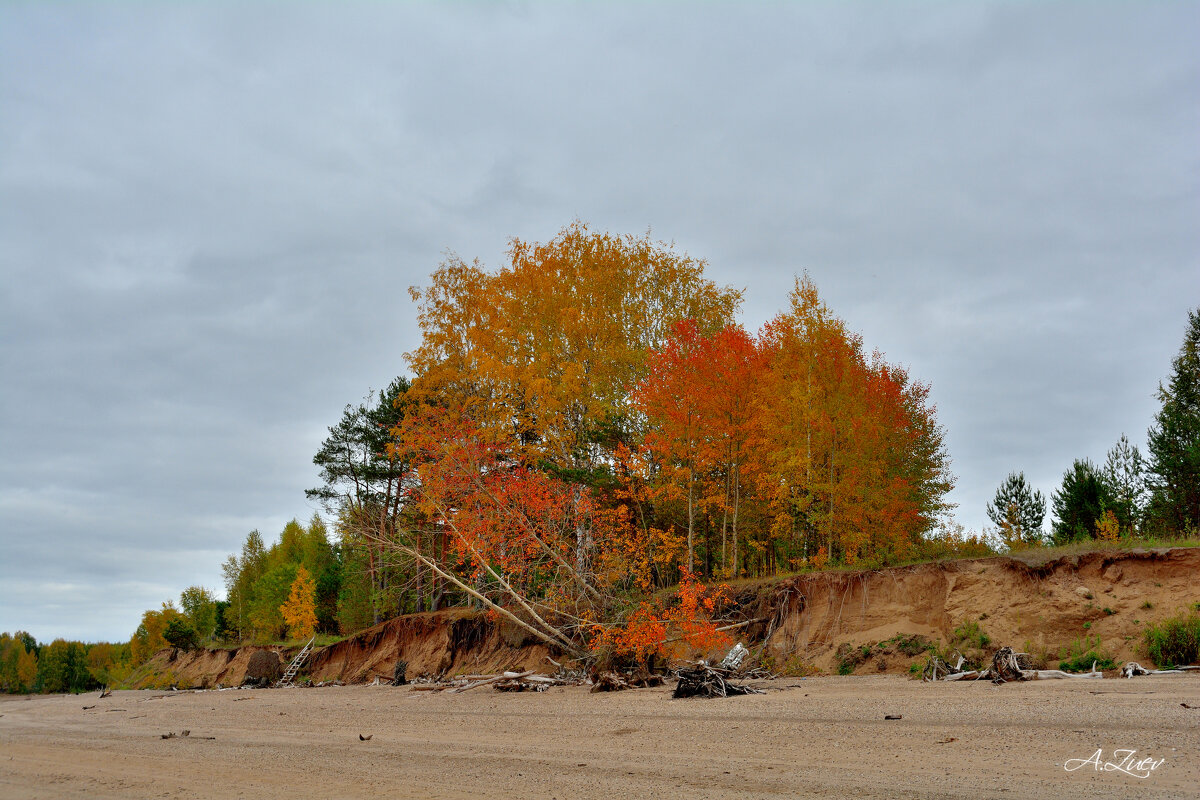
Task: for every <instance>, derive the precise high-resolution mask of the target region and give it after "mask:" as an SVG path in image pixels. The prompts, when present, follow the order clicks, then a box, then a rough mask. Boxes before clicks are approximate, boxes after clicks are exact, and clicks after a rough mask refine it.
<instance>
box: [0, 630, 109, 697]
mask: <svg viewBox="0 0 1200 800" xmlns="http://www.w3.org/2000/svg"><path fill="white" fill-rule="evenodd" d="M130 669H131V658H130V648H129V645H128V644H109V643H107V642H101V643H99V644H86V643H84V642H69V641H67V640H65V639H55V640H54V641H53V642H51V643H50V644H39V643H38V642H37V641H36V640H34V638H33V636H31V635H30V634H28V633H26V632H25V631H17V632H16V633H12V634H9V633H0V690H3V691H5V692H10V693H14V694H16V693H23V692H86V691H89V690H92V689H96V688H98V687H100V686H112V685H115V684H118V683H120V682H121V681H123V680H124V679H125V678H127V677H128V676H129V672H130Z"/></svg>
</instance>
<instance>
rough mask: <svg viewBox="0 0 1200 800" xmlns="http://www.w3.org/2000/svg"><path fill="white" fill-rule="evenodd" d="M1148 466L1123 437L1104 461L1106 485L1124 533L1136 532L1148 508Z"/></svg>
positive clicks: (1123, 436) (1124, 436) (1126, 438)
mask: <svg viewBox="0 0 1200 800" xmlns="http://www.w3.org/2000/svg"><path fill="white" fill-rule="evenodd" d="M1145 464H1146V462H1145V461H1144V460H1143V459H1142V454H1141V453H1140V452H1138V449H1137V445H1133V444H1130V443H1129V438H1128V437H1127V436H1126V435H1125V434H1123V433H1122V434H1121V438H1120V440H1119V441H1118V442H1117V443H1116V444H1115V445H1113V448H1112V449H1111V450H1109V451H1108V457H1107V458H1106V459H1105V461H1104V471H1103V476H1104V481H1105V483H1107V484H1108V486H1109V489H1110V490H1111V491H1112V498H1113V506H1112V510H1113V512H1114V514H1115V515H1116V517H1117V521H1118V523H1119V524H1120V526H1121V530H1122V531H1123V532H1128V533H1134V532H1136V531H1137V529H1138V526H1139V525H1140V522H1141V518H1142V512H1143V511H1144V510H1145V507H1146V474H1145Z"/></svg>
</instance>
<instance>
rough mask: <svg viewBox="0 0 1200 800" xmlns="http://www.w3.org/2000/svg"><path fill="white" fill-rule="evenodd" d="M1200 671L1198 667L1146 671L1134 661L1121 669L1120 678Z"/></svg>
mask: <svg viewBox="0 0 1200 800" xmlns="http://www.w3.org/2000/svg"><path fill="white" fill-rule="evenodd" d="M1193 670H1200V666H1188V667H1174V668H1172V669H1146V668H1145V667H1143V666H1142V665H1141V664H1139V663H1137V662H1136V661H1130V662H1129V663H1127V664H1126V665H1125V666H1123V667H1121V677H1122V678H1133V677H1136V676H1139V675H1182V674H1184V673H1185V672H1191V671H1193Z"/></svg>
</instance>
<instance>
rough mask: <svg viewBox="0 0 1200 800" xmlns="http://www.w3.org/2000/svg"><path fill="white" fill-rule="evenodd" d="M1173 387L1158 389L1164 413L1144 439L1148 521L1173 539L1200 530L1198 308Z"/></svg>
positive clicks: (1174, 367)
mask: <svg viewBox="0 0 1200 800" xmlns="http://www.w3.org/2000/svg"><path fill="white" fill-rule="evenodd" d="M1171 367H1172V374H1171V380H1170V382H1169V383H1168V384H1167V385H1166V387H1164V386H1163V385H1162V384H1161V383H1160V384H1159V387H1158V399H1159V400H1160V401H1161V402H1162V410H1161V411H1159V412H1158V414H1157V415H1156V416H1155V418H1154V424H1153V425H1152V426H1151V427H1150V430H1149V432H1148V433H1147V435H1146V444H1147V450H1148V451H1149V453H1150V464H1149V469H1148V470H1147V472H1148V473H1149V480H1148V481H1147V482H1148V483H1149V485H1150V491H1151V500H1150V515H1151V516H1152V517H1153V518H1154V521H1155V523H1156V524H1157V525H1158V526H1161V527H1164V528H1166V529H1167V530H1168V531H1169V532H1172V533H1179V534H1183V533H1194V532H1196V531H1198V530H1200V308H1198V309H1197V310H1195V311H1189V312H1188V329H1187V333H1186V334H1185V335H1184V339H1183V347H1181V348H1180V350H1179V355H1177V356H1176V357H1175V359H1174V361H1172V362H1171Z"/></svg>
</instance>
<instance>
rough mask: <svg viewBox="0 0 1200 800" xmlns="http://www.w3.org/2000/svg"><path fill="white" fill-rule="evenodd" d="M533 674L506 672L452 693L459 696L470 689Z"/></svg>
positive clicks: (530, 671) (453, 690) (460, 687)
mask: <svg viewBox="0 0 1200 800" xmlns="http://www.w3.org/2000/svg"><path fill="white" fill-rule="evenodd" d="M532 674H533V670H528V671H526V672H504V673H501V674H499V675H494V676H492V677H490V678H484V679H483V680H478V681H473V682H471V683H468V684H467V685H466V686H459V687H458V688H457V689H452V690H451V691H452V692H453V693H455V694H458V693H459V692H465V691H467V690H468V689H474V688H475V687H476V686H487V685H488V684H492V683H499V682H500V681H511V680H516V679H517V678H528V677H529V676H530V675H532Z"/></svg>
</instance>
